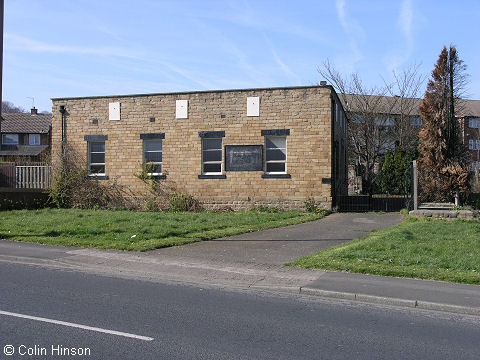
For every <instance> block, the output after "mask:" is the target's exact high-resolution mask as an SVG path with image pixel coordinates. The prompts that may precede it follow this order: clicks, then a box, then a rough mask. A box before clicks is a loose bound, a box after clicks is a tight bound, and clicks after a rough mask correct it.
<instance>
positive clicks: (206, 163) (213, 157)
mask: <svg viewBox="0 0 480 360" xmlns="http://www.w3.org/2000/svg"><path fill="white" fill-rule="evenodd" d="M221 173H222V138H202V174H203V175H220V174H221Z"/></svg>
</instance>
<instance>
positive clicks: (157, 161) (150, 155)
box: [143, 140, 162, 175]
mask: <svg viewBox="0 0 480 360" xmlns="http://www.w3.org/2000/svg"><path fill="white" fill-rule="evenodd" d="M143 162H144V163H146V164H148V165H149V166H151V168H149V170H150V172H149V173H148V175H161V174H162V140H143Z"/></svg>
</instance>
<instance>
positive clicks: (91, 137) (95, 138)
mask: <svg viewBox="0 0 480 360" xmlns="http://www.w3.org/2000/svg"><path fill="white" fill-rule="evenodd" d="M83 140H85V141H102V140H108V135H85V136H84V137H83Z"/></svg>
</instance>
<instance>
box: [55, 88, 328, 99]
mask: <svg viewBox="0 0 480 360" xmlns="http://www.w3.org/2000/svg"><path fill="white" fill-rule="evenodd" d="M314 88H329V89H330V90H333V91H334V92H335V89H334V88H333V86H332V85H309V86H283V87H270V88H251V89H225V90H197V91H180V92H166V93H150V94H125V95H103V96H73V97H61V98H51V100H52V101H58V100H74V99H110V98H119V97H140V96H157V95H191V94H208V93H225V92H246V91H267V90H296V89H314Z"/></svg>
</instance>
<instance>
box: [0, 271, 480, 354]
mask: <svg viewBox="0 0 480 360" xmlns="http://www.w3.org/2000/svg"><path fill="white" fill-rule="evenodd" d="M0 276H1V282H0V294H1V295H0V340H1V343H0V349H1V350H0V351H1V354H0V359H12V358H14V359H28V358H32V359H33V358H35V359H47V358H62V357H64V356H62V355H59V354H60V353H61V352H62V351H63V352H65V351H66V349H69V350H70V351H73V350H75V351H76V352H77V355H76V356H75V358H82V357H83V358H90V359H369V360H371V359H435V360H438V359H478V354H479V353H480V345H479V341H478V340H479V339H480V321H479V318H478V317H469V316H460V315H452V314H446V313H439V312H427V311H421V310H416V309H400V308H394V307H380V306H374V305H366V304H356V303H349V302H345V301H333V300H325V299H321V298H316V297H308V296H305V295H298V294H286V293H283V294H280V293H269V292H261V291H258V290H256V291H253V290H250V291H247V290H234V289H228V288H224V289H220V288H214V287H210V288H209V287H196V286H191V285H182V284H173V283H161V282H158V281H156V282H149V281H140V280H134V279H122V278H116V277H107V276H100V275H95V274H87V273H81V272H75V271H68V270H65V269H51V268H44V267H40V266H33V265H25V264H15V263H6V262H0ZM25 316H27V317H28V316H33V317H37V318H25ZM39 317H40V318H42V319H38V318H39ZM39 320H41V321H39ZM55 321H61V322H63V323H58V322H57V323H55ZM81 326H88V327H91V328H89V329H85V328H81ZM115 332H120V333H115ZM6 345H12V347H11V348H9V347H7V348H5V346H6ZM52 347H53V348H52ZM5 349H6V350H7V352H8V351H11V350H12V349H13V351H14V352H15V353H14V355H13V356H6V355H5V354H4V351H5ZM72 349H73V350H72ZM28 351H30V352H31V353H32V354H35V353H36V355H32V356H30V355H28ZM52 351H53V355H52ZM87 351H88V354H89V355H78V353H79V352H83V354H87ZM19 352H20V353H22V354H25V355H20V354H19ZM65 358H67V357H66V356H65Z"/></svg>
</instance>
